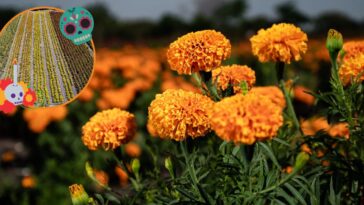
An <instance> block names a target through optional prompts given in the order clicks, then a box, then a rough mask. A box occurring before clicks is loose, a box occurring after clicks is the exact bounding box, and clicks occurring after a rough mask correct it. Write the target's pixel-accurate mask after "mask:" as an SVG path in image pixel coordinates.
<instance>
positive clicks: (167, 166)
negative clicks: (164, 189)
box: [164, 157, 174, 177]
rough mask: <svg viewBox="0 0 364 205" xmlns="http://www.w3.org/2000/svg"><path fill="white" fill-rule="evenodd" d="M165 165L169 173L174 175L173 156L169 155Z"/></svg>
mask: <svg viewBox="0 0 364 205" xmlns="http://www.w3.org/2000/svg"><path fill="white" fill-rule="evenodd" d="M164 167H165V168H166V169H167V170H168V172H169V174H170V175H171V176H172V177H174V172H173V164H172V160H171V157H167V158H166V159H165V160H164Z"/></svg>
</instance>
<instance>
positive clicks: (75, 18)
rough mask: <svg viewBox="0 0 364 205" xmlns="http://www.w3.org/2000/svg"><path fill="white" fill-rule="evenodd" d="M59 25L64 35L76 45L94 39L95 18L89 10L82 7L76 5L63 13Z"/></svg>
mask: <svg viewBox="0 0 364 205" xmlns="http://www.w3.org/2000/svg"><path fill="white" fill-rule="evenodd" d="M59 22H60V23H59V27H60V30H61V32H62V34H63V36H64V37H66V38H67V39H69V40H71V41H72V42H73V43H74V44H76V45H81V44H83V43H86V42H88V41H90V40H91V39H92V35H91V32H92V30H93V29H94V19H93V17H92V15H91V13H90V12H89V11H87V10H86V9H84V8H82V7H74V8H71V9H68V10H67V11H65V12H64V13H63V15H62V16H61V19H60V21H59Z"/></svg>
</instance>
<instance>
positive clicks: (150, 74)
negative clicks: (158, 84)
mask: <svg viewBox="0 0 364 205" xmlns="http://www.w3.org/2000/svg"><path fill="white" fill-rule="evenodd" d="M94 67H95V71H94V75H93V77H92V79H91V80H90V83H89V84H88V87H87V89H85V91H82V92H81V94H80V96H79V99H80V100H82V101H89V100H91V99H92V98H93V91H95V90H96V91H98V92H99V93H100V94H101V96H100V98H98V99H97V102H96V104H97V106H98V108H99V109H101V110H105V109H110V108H114V107H117V108H121V109H126V108H128V107H129V105H130V104H131V103H132V101H133V100H134V99H135V97H136V95H137V94H138V93H139V92H143V91H146V90H148V89H150V88H151V87H152V86H153V83H154V82H155V81H156V80H157V77H158V73H159V72H160V70H161V57H160V56H159V53H158V52H156V51H155V50H152V49H148V48H144V47H132V46H125V47H123V48H121V49H119V50H110V49H106V48H101V49H100V51H98V54H97V61H96V63H95V66H94Z"/></svg>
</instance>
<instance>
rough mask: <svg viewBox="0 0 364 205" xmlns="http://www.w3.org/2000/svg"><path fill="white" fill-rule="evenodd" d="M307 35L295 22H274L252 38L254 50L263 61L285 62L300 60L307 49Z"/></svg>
mask: <svg viewBox="0 0 364 205" xmlns="http://www.w3.org/2000/svg"><path fill="white" fill-rule="evenodd" d="M307 41H308V38H307V35H306V34H305V33H304V32H303V31H302V30H301V29H300V28H298V27H296V26H294V25H293V24H287V23H280V24H274V25H273V26H272V27H270V28H268V29H260V30H259V31H258V34H257V35H255V36H253V37H252V38H250V42H251V44H252V51H253V54H254V55H255V56H258V58H259V61H261V62H268V61H274V62H284V63H288V64H289V63H291V61H292V60H294V61H298V60H300V59H301V58H302V57H301V54H304V53H306V51H307Z"/></svg>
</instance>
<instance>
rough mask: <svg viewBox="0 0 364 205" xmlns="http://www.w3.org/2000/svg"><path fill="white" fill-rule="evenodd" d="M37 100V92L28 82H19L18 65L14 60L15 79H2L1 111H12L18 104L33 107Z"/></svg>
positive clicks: (0, 85) (0, 87)
mask: <svg viewBox="0 0 364 205" xmlns="http://www.w3.org/2000/svg"><path fill="white" fill-rule="evenodd" d="M36 100H37V97H36V94H35V92H34V91H33V90H32V89H30V88H28V86H27V84H25V83H24V82H20V83H18V65H17V63H16V60H14V67H13V80H11V79H4V80H0V111H3V112H4V113H11V112H13V111H14V110H15V108H16V106H18V105H24V106H27V107H31V106H33V105H34V103H35V101H36Z"/></svg>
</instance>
